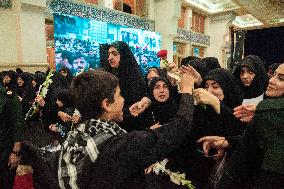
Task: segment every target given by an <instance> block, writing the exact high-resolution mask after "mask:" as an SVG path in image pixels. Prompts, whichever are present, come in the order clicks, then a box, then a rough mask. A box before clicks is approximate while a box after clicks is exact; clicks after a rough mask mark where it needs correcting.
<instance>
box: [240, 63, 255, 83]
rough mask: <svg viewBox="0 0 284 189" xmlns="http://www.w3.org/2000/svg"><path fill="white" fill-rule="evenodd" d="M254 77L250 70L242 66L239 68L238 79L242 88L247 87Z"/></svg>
mask: <svg viewBox="0 0 284 189" xmlns="http://www.w3.org/2000/svg"><path fill="white" fill-rule="evenodd" d="M254 77H255V74H254V73H253V72H252V71H251V69H250V68H248V67H246V66H243V67H241V72H240V78H241V81H242V83H243V85H244V86H246V87H249V86H250V85H251V83H252V81H253V79H254Z"/></svg>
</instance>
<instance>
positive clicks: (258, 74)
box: [233, 55, 268, 102]
mask: <svg viewBox="0 0 284 189" xmlns="http://www.w3.org/2000/svg"><path fill="white" fill-rule="evenodd" d="M233 74H234V76H235V77H236V79H237V80H238V83H239V85H240V87H241V90H242V92H243V95H244V99H253V98H257V97H259V98H260V100H258V101H257V102H259V101H261V100H263V94H264V92H265V90H266V87H267V84H268V76H267V74H266V71H265V67H264V63H263V61H262V60H261V59H260V58H259V57H258V56H255V55H248V56H246V57H245V58H244V59H243V60H242V61H241V62H240V64H239V65H238V66H237V68H236V70H235V71H234V73H233Z"/></svg>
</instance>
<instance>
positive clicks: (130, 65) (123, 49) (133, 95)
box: [102, 41, 146, 108]
mask: <svg viewBox="0 0 284 189" xmlns="http://www.w3.org/2000/svg"><path fill="white" fill-rule="evenodd" d="M109 47H114V48H116V50H117V51H118V52H119V54H120V63H119V67H118V68H117V69H112V68H111V67H110V65H109V63H105V62H104V63H102V65H103V67H104V68H105V69H106V70H107V71H109V72H111V73H113V74H114V75H116V76H117V78H118V79H119V86H120V89H121V94H122V96H123V97H124V98H125V108H127V107H128V106H130V105H132V104H133V103H135V102H138V101H139V100H141V98H142V97H144V96H145V92H146V85H145V82H144V78H143V75H142V73H141V71H140V69H139V65H138V63H137V61H136V59H135V57H134V55H133V53H132V52H131V49H130V48H129V46H128V45H127V43H125V42H123V41H116V42H113V43H112V44H110V45H109V46H108V48H104V49H103V50H108V49H109ZM105 53H107V52H105ZM105 61H106V60H105Z"/></svg>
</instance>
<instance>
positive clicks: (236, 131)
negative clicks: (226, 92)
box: [219, 102, 245, 136]
mask: <svg viewBox="0 0 284 189" xmlns="http://www.w3.org/2000/svg"><path fill="white" fill-rule="evenodd" d="M219 117H220V125H223V126H225V130H224V131H225V133H224V134H225V136H235V135H241V134H242V133H243V131H244V129H245V124H244V123H243V122H241V121H240V120H239V119H237V118H236V117H235V116H234V114H233V112H232V110H231V108H229V107H227V106H226V105H225V104H224V103H222V102H220V115H219Z"/></svg>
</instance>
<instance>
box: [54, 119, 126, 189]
mask: <svg viewBox="0 0 284 189" xmlns="http://www.w3.org/2000/svg"><path fill="white" fill-rule="evenodd" d="M124 133H126V131H125V130H123V129H121V128H120V127H119V126H118V125H117V124H116V123H115V122H109V121H108V122H104V121H101V120H95V119H91V120H88V121H86V122H85V123H83V124H80V125H78V127H77V128H76V129H75V130H74V131H71V132H69V133H68V137H67V139H66V140H65V142H64V143H63V149H62V150H61V153H60V157H59V165H58V180H59V185H60V188H65V187H67V188H69V187H71V188H72V189H77V188H78V185H77V176H78V175H79V174H80V173H82V171H83V167H84V166H86V164H90V163H94V162H95V161H96V159H97V157H98V155H99V151H98V146H99V145H100V144H102V143H103V142H104V141H106V140H107V139H109V138H110V137H112V136H114V135H122V134H124Z"/></svg>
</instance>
